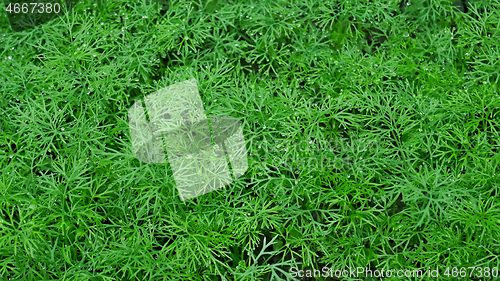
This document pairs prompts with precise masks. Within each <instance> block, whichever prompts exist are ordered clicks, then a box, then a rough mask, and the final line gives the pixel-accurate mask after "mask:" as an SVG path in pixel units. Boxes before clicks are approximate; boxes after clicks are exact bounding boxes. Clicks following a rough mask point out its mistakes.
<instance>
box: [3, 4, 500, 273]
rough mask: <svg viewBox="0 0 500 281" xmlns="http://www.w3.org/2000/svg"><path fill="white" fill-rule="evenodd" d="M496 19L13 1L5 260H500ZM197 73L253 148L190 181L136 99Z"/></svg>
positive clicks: (305, 264)
mask: <svg viewBox="0 0 500 281" xmlns="http://www.w3.org/2000/svg"><path fill="white" fill-rule="evenodd" d="M2 7H4V6H3V5H2ZM499 22H500V2H499V1H498V0H492V1H475V0H468V1H465V0H464V1H451V0H419V1H411V3H410V2H406V1H391V0H388V1H364V0H363V1H362V0H349V1H322V0H299V1H255V2H254V1H245V0H239V1H237V0H235V1H230V0H227V1H205V0H195V1H160V2H154V1H146V0H138V1H123V0H117V1H100V2H94V1H90V0H86V1H80V2H79V3H78V5H76V6H75V7H74V8H73V9H72V10H71V11H69V12H68V13H66V14H65V15H64V16H61V17H59V18H56V19H54V20H52V21H50V22H48V23H45V24H43V25H40V26H37V27H35V28H33V29H29V30H25V31H22V32H13V31H12V30H11V28H10V26H9V22H8V19H7V16H6V12H5V11H2V13H0V33H1V34H0V82H1V83H0V95H1V99H0V105H1V106H0V167H1V170H2V173H1V176H0V276H1V277H2V278H3V279H5V280H20V279H23V280H47V279H56V278H61V279H68V280H115V279H116V280H134V279H139V280H287V279H288V280H327V279H326V278H325V279H323V278H322V277H316V278H315V279H312V278H311V279H307V278H299V277H298V276H297V277H296V279H295V278H293V277H292V275H293V274H291V273H292V269H291V267H296V268H297V269H301V270H307V269H319V270H321V269H322V268H323V267H329V268H335V269H348V268H349V267H350V268H355V267H363V268H365V267H367V268H371V269H372V270H375V269H379V270H381V269H385V270H388V269H392V270H416V269H424V270H426V269H428V268H432V269H435V268H436V267H439V268H440V269H441V272H440V277H439V278H438V279H439V280H440V279H446V276H445V275H444V274H445V269H446V267H458V268H459V269H458V270H460V267H465V268H467V267H481V268H486V267H488V268H490V269H489V271H488V272H489V274H491V272H493V273H495V271H494V270H493V269H492V268H494V267H499V266H500V264H499V262H500V259H499V257H498V255H499V252H500V244H499V234H500V224H499V223H500V213H499V211H500V206H499V202H500V201H499V199H498V188H499V182H500V170H499V164H500V156H499V154H498V150H499V147H500V136H499V130H500V126H499V122H498V121H499V117H500V110H499V106H500V94H499V92H498V89H499V82H500V81H499V79H500V77H499V74H498V71H499V69H500V63H499V58H500V49H499V43H500V30H499ZM191 78H196V80H197V81H198V87H199V91H200V95H201V98H202V101H203V103H204V108H205V110H206V112H207V115H210V116H212V115H213V116H216V115H222V116H232V117H236V118H238V119H239V120H241V122H242V126H243V130H244V134H245V139H246V141H247V149H248V153H249V169H248V170H247V172H246V173H245V174H244V175H243V176H242V177H240V178H238V179H237V180H236V181H235V182H234V183H232V184H230V185H228V186H226V187H224V188H221V189H219V190H216V191H214V192H211V193H208V194H206V195H203V196H200V197H196V198H194V199H191V200H187V201H181V200H180V198H179V195H178V192H177V190H176V185H175V181H174V179H173V176H172V171H171V169H170V166H169V164H168V163H167V164H148V163H141V162H139V161H138V160H137V159H135V158H134V156H133V153H132V148H131V141H130V136H129V127H128V120H127V111H128V109H129V108H130V106H131V105H132V104H133V103H134V102H135V101H137V100H140V99H142V98H143V97H144V96H145V95H147V94H149V93H151V92H153V91H155V90H157V89H160V88H163V87H166V86H168V85H172V84H174V83H176V82H180V81H184V80H187V79H191ZM304 273H305V272H304ZM448 273H449V276H450V277H452V271H451V269H450V271H449V272H448ZM455 273H456V272H455ZM481 273H483V274H484V276H486V277H488V276H487V275H486V274H487V273H486V269H484V271H483V272H480V271H479V270H475V271H472V270H471V269H467V276H469V275H470V274H472V276H479V274H481ZM496 274H498V271H496ZM455 276H456V275H455ZM467 278H468V279H474V278H472V277H470V278H469V277H467ZM467 278H466V279H467ZM489 278H491V277H489ZM489 278H485V279H489ZM340 279H341V280H378V278H371V279H370V278H365V277H364V275H359V276H358V277H348V278H340ZM340 279H335V278H333V279H328V280H340ZM396 279H398V280H399V279H400V278H396V277H393V278H392V279H391V278H389V279H386V280H396ZM420 279H424V280H429V279H430V278H427V277H425V278H414V280H420ZM438 279H436V278H434V279H432V280H438ZM478 279H481V278H476V280H478Z"/></svg>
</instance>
